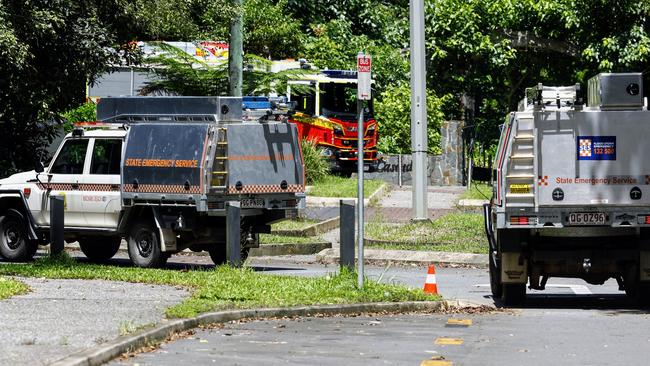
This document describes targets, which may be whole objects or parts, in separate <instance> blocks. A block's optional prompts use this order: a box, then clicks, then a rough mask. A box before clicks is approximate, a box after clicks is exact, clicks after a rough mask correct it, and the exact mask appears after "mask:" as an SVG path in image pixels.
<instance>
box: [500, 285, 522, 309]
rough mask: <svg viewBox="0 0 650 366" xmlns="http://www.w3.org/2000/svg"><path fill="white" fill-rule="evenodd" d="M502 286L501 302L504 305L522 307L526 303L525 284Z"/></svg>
mask: <svg viewBox="0 0 650 366" xmlns="http://www.w3.org/2000/svg"><path fill="white" fill-rule="evenodd" d="M502 286H503V290H502V293H501V301H502V302H503V304H504V305H507V306H513V305H522V304H523V303H524V302H525V301H526V284H525V283H506V284H503V285H502Z"/></svg>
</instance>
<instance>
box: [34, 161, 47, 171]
mask: <svg viewBox="0 0 650 366" xmlns="http://www.w3.org/2000/svg"><path fill="white" fill-rule="evenodd" d="M34 170H35V171H36V173H43V172H44V171H45V165H43V162H42V161H40V160H39V161H37V162H36V167H35V168H34Z"/></svg>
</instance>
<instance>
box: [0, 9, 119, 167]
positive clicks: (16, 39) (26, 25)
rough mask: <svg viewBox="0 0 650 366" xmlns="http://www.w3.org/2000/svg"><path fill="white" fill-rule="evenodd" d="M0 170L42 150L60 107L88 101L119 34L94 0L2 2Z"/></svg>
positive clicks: (29, 160)
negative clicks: (106, 22)
mask: <svg viewBox="0 0 650 366" xmlns="http://www.w3.org/2000/svg"><path fill="white" fill-rule="evenodd" d="M0 24H2V25H1V26H0V47H1V48H0V61H1V64H0V75H1V76H0V92H1V93H2V97H1V98H0V128H1V129H2V134H0V176H5V175H7V174H9V173H12V172H15V171H18V170H22V169H26V168H31V167H33V166H34V161H35V160H36V159H38V158H44V154H45V148H46V147H47V146H48V144H49V142H50V141H51V139H52V138H53V136H54V131H55V129H56V125H57V123H58V122H59V121H60V117H59V114H60V113H61V112H63V111H65V110H68V109H70V108H71V107H74V106H76V105H78V104H80V103H81V101H83V97H84V95H83V91H84V90H85V84H86V82H87V81H92V80H93V79H94V77H95V76H96V75H98V74H99V73H101V72H103V71H105V70H106V69H107V66H108V64H109V62H110V61H111V60H112V59H114V57H115V56H116V52H115V50H114V49H113V48H111V47H110V46H111V45H113V43H114V40H115V38H114V37H113V35H112V34H111V33H110V32H109V30H108V28H107V27H106V26H104V25H103V24H102V22H101V21H100V20H99V18H98V7H97V6H96V4H95V3H94V2H93V1H88V0H86V1H79V0H75V1H72V0H61V1H56V2H50V1H18V0H7V1H3V2H0Z"/></svg>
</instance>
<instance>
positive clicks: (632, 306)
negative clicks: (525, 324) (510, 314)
mask: <svg viewBox="0 0 650 366" xmlns="http://www.w3.org/2000/svg"><path fill="white" fill-rule="evenodd" d="M485 298H486V299H492V300H493V301H494V305H495V306H496V307H497V308H503V309H507V308H510V309H567V310H569V309H573V310H575V309H582V310H607V311H609V312H610V313H611V314H612V315H620V314H650V308H648V307H642V306H640V305H639V304H638V303H637V302H636V300H634V299H631V298H629V297H627V296H626V295H625V294H591V295H575V294H528V295H527V296H526V302H525V303H524V304H523V305H522V306H505V305H504V304H503V303H502V302H501V300H497V299H493V298H492V296H485Z"/></svg>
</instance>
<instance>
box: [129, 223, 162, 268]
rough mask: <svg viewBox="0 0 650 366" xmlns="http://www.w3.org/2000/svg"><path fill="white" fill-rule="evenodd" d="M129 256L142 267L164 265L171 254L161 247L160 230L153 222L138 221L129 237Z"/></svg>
mask: <svg viewBox="0 0 650 366" xmlns="http://www.w3.org/2000/svg"><path fill="white" fill-rule="evenodd" d="M127 241H128V247H129V258H131V262H133V264H134V265H136V266H138V267H142V268H160V267H164V266H165V263H166V262H167V259H168V258H169V255H168V254H167V253H163V252H162V250H161V249H160V239H159V238H158V230H157V229H156V227H154V226H153V225H151V224H148V223H138V224H135V225H134V226H133V228H132V229H131V232H130V233H129V237H128V240H127Z"/></svg>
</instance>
